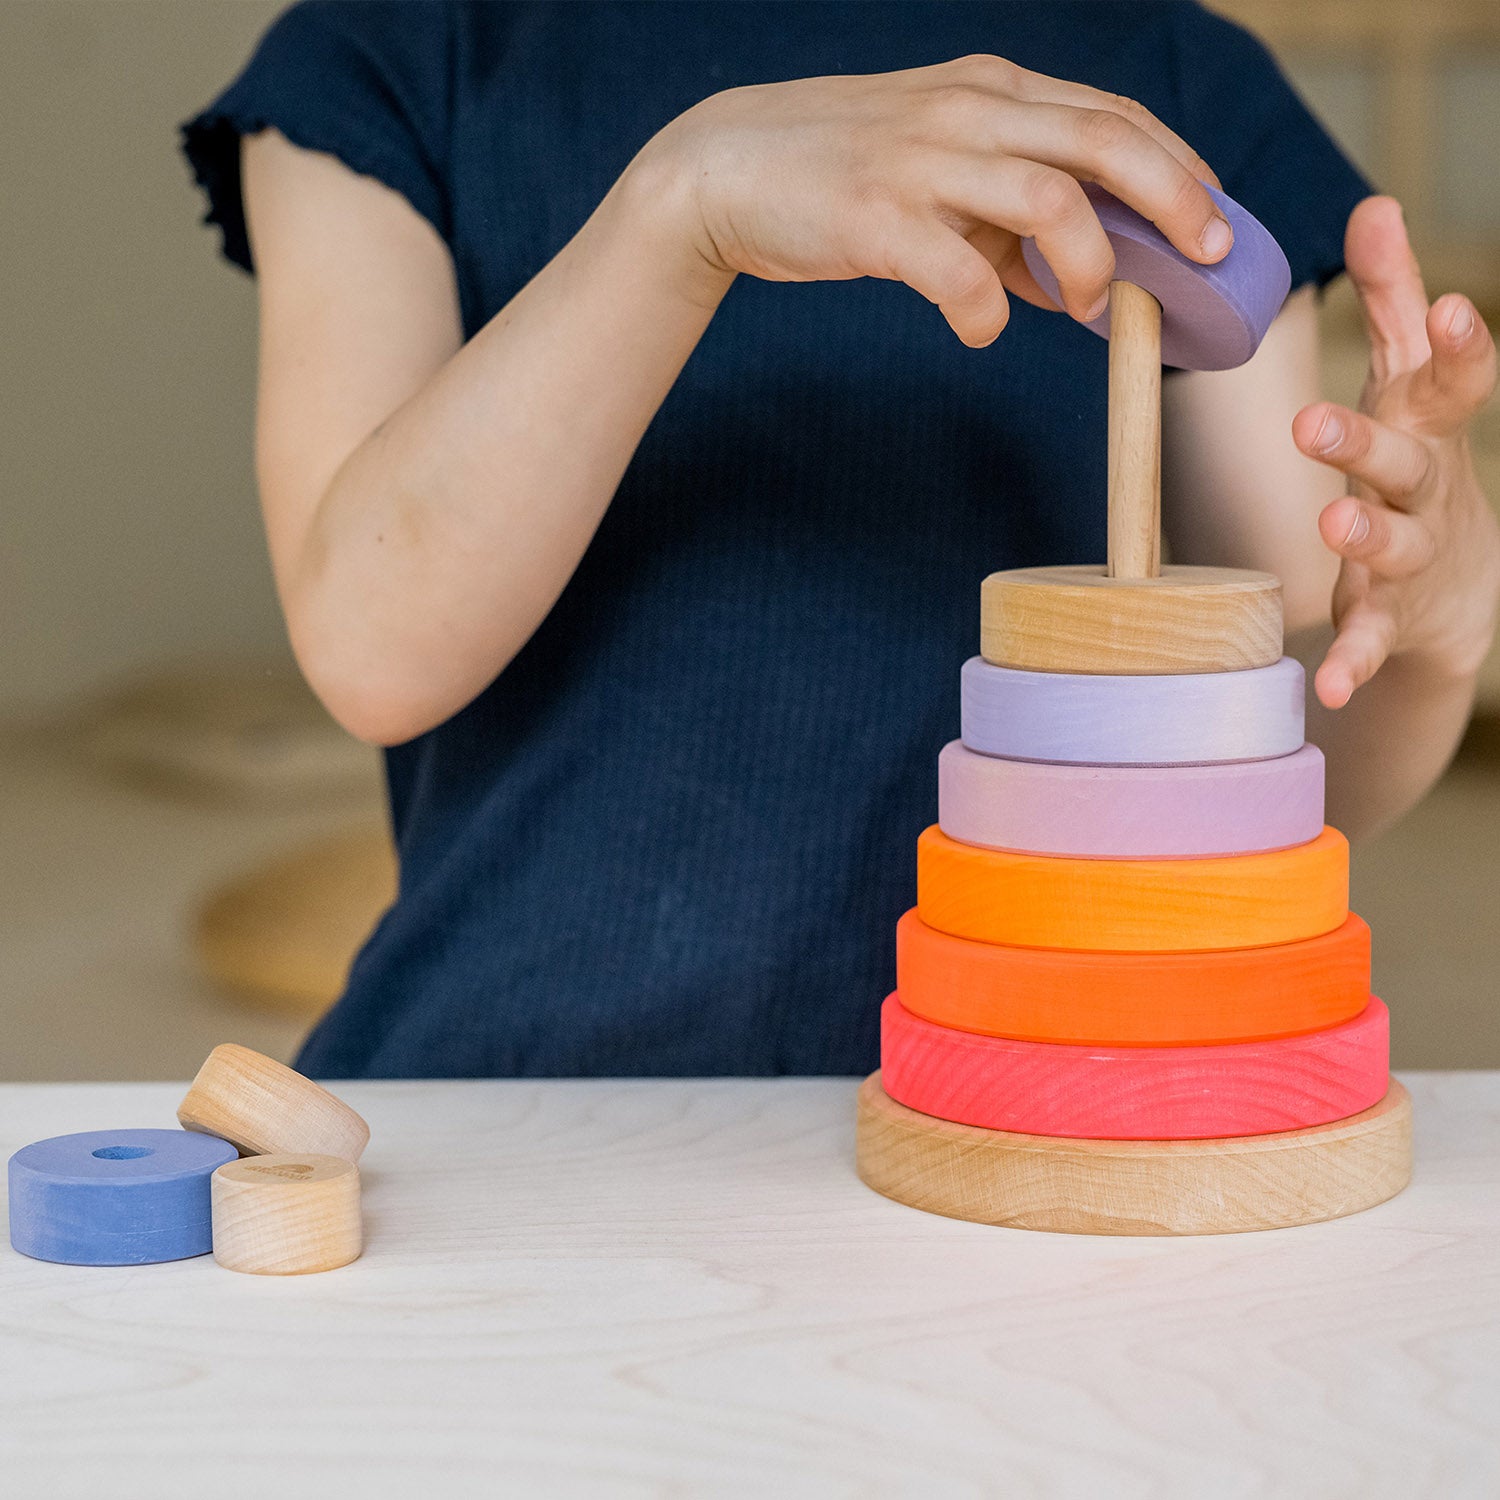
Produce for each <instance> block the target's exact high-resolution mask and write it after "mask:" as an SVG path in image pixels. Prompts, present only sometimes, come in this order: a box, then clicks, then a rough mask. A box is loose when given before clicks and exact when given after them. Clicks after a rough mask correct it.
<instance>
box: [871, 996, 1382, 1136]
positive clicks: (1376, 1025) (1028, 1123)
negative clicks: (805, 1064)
mask: <svg viewBox="0 0 1500 1500" xmlns="http://www.w3.org/2000/svg"><path fill="white" fill-rule="evenodd" d="M1390 1042H1391V1030H1390V1016H1389V1014H1388V1013H1387V1011H1386V1008H1385V1006H1384V1005H1383V1004H1382V1003H1381V1002H1380V1001H1379V1000H1377V999H1375V998H1374V997H1373V996H1372V997H1371V998H1370V1001H1369V1003H1368V1004H1367V1005H1366V1006H1365V1008H1364V1009H1363V1010H1362V1011H1361V1012H1360V1013H1359V1014H1358V1015H1357V1016H1354V1017H1353V1018H1352V1019H1350V1020H1348V1021H1343V1022H1341V1023H1340V1024H1339V1025H1337V1026H1329V1027H1325V1028H1324V1029H1323V1030H1321V1031H1308V1032H1303V1033H1301V1034H1300V1035H1298V1036H1282V1037H1272V1038H1269V1039H1267V1040H1265V1041H1258V1042H1219V1043H1216V1044H1214V1045H1211V1046H1189V1047H1099V1046H1087V1047H1079V1046H1070V1045H1067V1044H1065V1043H1058V1042H1024V1041H1016V1040H1014V1039H1013V1038H1011V1037H1000V1036H981V1035H979V1034H977V1033H976V1032H972V1031H955V1030H953V1029H952V1028H951V1027H947V1026H935V1025H933V1023H932V1022H931V1021H924V1020H923V1019H922V1018H921V1017H920V1016H914V1015H913V1014H912V1013H911V1012H910V1011H909V1010H907V1008H906V1007H905V1006H904V1005H902V1003H901V999H900V996H899V995H892V996H891V997H890V998H889V999H888V1000H887V1001H886V1002H885V1006H884V1008H883V1009H882V1010H881V1013H880V1069H881V1075H882V1077H883V1078H884V1079H885V1089H886V1092H887V1093H888V1094H889V1095H890V1096H891V1098H892V1099H896V1100H899V1101H900V1102H901V1103H902V1104H904V1105H906V1107H907V1108H908V1109H916V1110H920V1111H921V1112H922V1113H923V1114H924V1115H932V1116H934V1117H936V1118H937V1119H940V1120H953V1121H956V1122H958V1123H959V1124H963V1125H978V1126H982V1127H984V1128H985V1129H986V1130H1015V1131H1022V1132H1027V1133H1031V1134H1035V1135H1058V1136H1080V1137H1090V1138H1098V1139H1106V1140H1152V1141H1181V1140H1194V1139H1199V1138H1203V1137H1211V1136H1229V1135H1268V1134H1270V1133H1271V1132H1273V1131H1278V1130H1301V1129H1303V1128H1304V1127H1306V1126H1309V1125H1327V1124H1329V1123H1331V1122H1332V1121H1334V1120H1342V1119H1346V1118H1347V1117H1348V1116H1349V1115H1353V1114H1358V1113H1359V1111H1360V1110H1362V1109H1368V1108H1369V1107H1370V1106H1371V1105H1372V1104H1374V1103H1375V1102H1376V1101H1377V1100H1378V1099H1379V1098H1380V1096H1381V1095H1382V1094H1384V1093H1385V1081H1386V1076H1387V1074H1388V1073H1389V1072H1390V1066H1391V1058H1390Z"/></svg>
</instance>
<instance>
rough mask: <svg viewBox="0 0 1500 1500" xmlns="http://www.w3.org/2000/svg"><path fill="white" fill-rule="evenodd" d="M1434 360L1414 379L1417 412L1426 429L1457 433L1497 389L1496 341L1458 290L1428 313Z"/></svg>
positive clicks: (1413, 401) (1438, 433) (1440, 434)
mask: <svg viewBox="0 0 1500 1500" xmlns="http://www.w3.org/2000/svg"><path fill="white" fill-rule="evenodd" d="M1426 331H1427V341H1428V343H1429V344H1430V345H1431V346H1432V358H1431V359H1430V360H1429V361H1428V362H1427V363H1426V364H1425V365H1423V366H1422V367H1421V368H1420V369H1419V370H1418V371H1417V372H1416V374H1415V375H1414V376H1413V377H1412V383H1411V394H1410V401H1411V406H1412V412H1413V414H1414V416H1415V418H1416V420H1417V422H1418V423H1419V424H1420V425H1421V427H1422V430H1423V431H1424V432H1428V433H1431V434H1432V435H1433V436H1434V437H1446V436H1448V435H1449V434H1450V433H1454V432H1457V431H1458V430H1459V428H1461V427H1463V426H1464V425H1465V423H1467V422H1468V420H1469V419H1470V418H1471V417H1472V416H1473V415H1474V413H1475V412H1477V411H1478V410H1479V408H1480V407H1481V406H1483V405H1484V404H1485V402H1486V401H1488V400H1489V399H1490V397H1491V396H1492V395H1493V394H1494V392H1495V341H1494V339H1493V338H1492V337H1491V336H1490V331H1489V329H1488V328H1486V327H1485V325H1484V320H1483V319H1482V318H1481V317H1480V316H1479V314H1478V312H1476V311H1475V308H1474V304H1473V303H1472V302H1470V301H1469V299H1468V298H1467V297H1462V296H1460V295H1459V294H1458V293H1457V292H1450V293H1449V294H1448V295H1447V296H1446V297H1439V298H1438V300H1437V301H1436V302H1434V303H1433V304H1432V307H1431V308H1430V309H1429V310H1428V313H1427V325H1426Z"/></svg>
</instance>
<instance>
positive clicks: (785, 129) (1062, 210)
mask: <svg viewBox="0 0 1500 1500" xmlns="http://www.w3.org/2000/svg"><path fill="white" fill-rule="evenodd" d="M1080 178H1083V179H1089V180H1095V181H1099V182H1101V183H1103V184H1104V185H1105V186H1106V187H1108V188H1109V189H1110V190H1111V191H1112V192H1114V193H1115V194H1116V196H1118V197H1120V198H1123V199H1124V200H1126V201H1127V202H1129V203H1130V204H1132V205H1133V206H1134V207H1136V208H1137V209H1139V210H1140V211H1141V212H1142V213H1144V214H1146V215H1147V216H1148V217H1149V218H1151V219H1153V220H1154V221H1155V222H1156V223H1157V224H1158V225H1160V227H1161V228H1162V230H1163V231H1164V232H1165V233H1166V234H1167V236H1168V237H1169V238H1170V239H1171V240H1172V242H1173V243H1174V244H1175V245H1177V247H1178V248H1179V249H1180V250H1182V251H1183V252H1184V253H1185V254H1188V255H1190V256H1192V257H1194V258H1195V259H1198V260H1201V261H1204V262H1212V261H1215V260H1218V259H1220V258H1221V257H1222V255H1223V254H1224V253H1225V252H1226V251H1227V249H1228V226H1227V225H1226V224H1225V223H1224V221H1223V219H1222V218H1221V217H1220V216H1219V214H1218V212H1217V210H1216V209H1215V208H1214V206H1213V204H1212V202H1211V200H1210V199H1209V198H1208V195H1207V194H1206V193H1205V192H1204V190H1203V187H1202V185H1201V182H1200V181H1199V179H1200V178H1206V179H1207V180H1209V181H1216V179H1215V178H1214V177H1213V174H1212V173H1211V172H1210V171H1209V169H1208V167H1207V166H1205V165H1204V163H1203V162H1202V161H1201V160H1200V159H1199V158H1198V157H1197V156H1196V154H1195V153H1194V152H1193V151H1192V150H1191V149H1190V148H1188V147H1187V146H1186V145H1184V143H1183V142H1182V141H1181V140H1180V139H1178V137H1176V136H1175V135H1173V134H1172V132H1170V131H1169V130H1167V129H1166V127H1165V126H1163V125H1162V124H1161V123H1160V122H1159V121H1157V120H1156V119H1155V118H1154V117H1153V116H1152V115H1150V114H1149V113H1148V112H1147V111H1146V110H1144V109H1143V108H1141V106H1139V105H1138V104H1134V103H1133V102H1131V101H1129V100H1125V99H1121V98H1119V97H1118V96H1113V95H1106V94H1101V93H1099V92H1097V91H1096V90H1093V89H1089V88H1085V87H1083V86H1082V85H1078V84H1070V83H1065V82H1061V81H1059V80H1055V79H1050V78H1044V77H1042V76H1040V75H1037V74H1033V73H1028V72H1026V71H1025V70H1023V69H1020V68H1016V67H1014V66H1013V65H1011V64H1009V63H1006V62H1004V61H1002V60H1001V59H999V58H993V57H975V58H964V59H960V60H959V61H957V62H954V63H949V64H944V65H942V66H940V67H935V68H923V69H917V70H913V71H910V72H904V73H893V74H883V75H874V76H870V77H838V78H814V79H806V80H800V81H797V82H792V83H782V84H773V85H766V86H763V87H756V88H745V89H734V90H730V91H728V92H726V93H723V94H719V95H716V96H714V97H713V98H711V99H708V100H706V101H704V103H703V104H701V105H698V106H697V107H695V108H694V109H692V110H689V111H688V112H687V113H686V114H685V115H683V116H682V117H680V118H679V119H678V120H676V121H674V122H673V123H672V124H671V125H669V126H668V127H667V128H666V129H665V130H663V131H662V132H661V133H660V134H659V135H658V136H657V137H656V138H655V139H654V140H653V141H652V142H651V143H650V144H649V145H648V146H647V147H646V148H645V149H644V150H643V151H642V152H641V154H640V155H639V156H638V157H637V158H636V160H635V162H633V163H632V164H631V166H630V167H629V168H628V169H627V170H626V172H625V173H624V175H623V176H622V177H621V178H620V180H619V181H618V182H617V183H616V184H615V186H614V188H613V189H612V190H611V191H610V193H609V194H608V196H607V197H606V198H605V200H604V202H603V203H602V204H601V205H600V207H599V208H598V209H597V210H596V211H595V213H594V214H593V215H592V217H590V219H589V220H588V222H587V223H586V224H585V225H584V227H583V228H582V229H581V230H580V232H579V233H578V234H577V235H576V236H575V237H574V239H573V240H572V241H570V242H569V244H568V245H566V246H565V247H564V248H563V249H562V250H561V251H559V253H558V254H557V255H556V256H555V257H554V259H553V260H552V261H551V262H550V263H549V264H548V265H547V266H546V267H544V268H543V269H542V270H541V271H540V272H539V273H538V274H537V275H536V276H535V277H534V278H533V280H532V281H531V282H530V283H529V284H528V285H527V286H526V287H525V288H524V289H523V290H522V291H521V292H520V293H519V294H518V295H517V296H516V297H515V298H514V299H513V300H512V301H511V302H510V303H509V304H508V305H507V306H506V307H505V308H504V309H502V310H501V311H500V312H499V313H498V314H497V315H496V316H495V317H494V318H493V319H492V320H491V321H490V322H489V323H488V324H487V325H486V326H485V327H484V328H482V329H481V330H480V331H479V333H478V334H477V335H476V336H475V337H474V338H473V339H471V340H470V341H469V342H468V343H467V344H462V338H461V329H460V323H459V315H458V306H457V296H456V292H455V281H454V272H453V266H452V264H451V261H450V259H449V255H448V251H447V248H446V246H445V245H444V244H443V243H442V242H441V240H440V239H439V237H438V236H437V234H436V233H435V232H434V231H433V230H432V228H431V227H430V226H429V225H428V224H427V223H426V222H425V221H424V220H423V219H421V218H420V217H419V216H418V214H417V213H416V211H415V210H414V209H413V208H411V206H410V205H409V204H407V203H406V202H405V200H403V199H402V198H400V197H398V196H397V195H396V194H394V193H392V192H389V191H388V190H386V189H385V188H383V187H381V186H379V185H378V184H376V183H374V182H372V181H370V180H369V179H366V178H362V177H358V176H356V175H355V174H354V173H352V172H350V171H348V170H347V169H346V168H344V167H343V166H342V165H340V164H339V163H338V162H337V161H335V160H334V159H333V158H331V157H327V156H321V155H318V154H315V153H310V152H306V151H303V150H300V149H298V148H297V147H294V146H292V145H291V144H289V143H288V142H287V141H286V140H284V139H283V138H281V137H280V136H278V135H276V134H274V133H272V132H265V133H263V134H261V135H259V136H256V137H254V138H252V139H250V140H249V141H247V142H246V144H245V148H244V183H245V201H246V212H247V219H248V223H249V227H250V233H251V241H252V245H253V250H254V256H255V261H256V265H257V269H258V272H259V276H260V282H261V308H262V313H261V383H260V403H259V413H258V427H257V460H258V469H259V475H260V485H261V494H262V501H263V505H264V509H265V515H266V526H267V531H268V533H269V537H270V546H271V555H272V562H273V565H274V568H275V573H276V579H277V586H278V589H279V591H280V595H281V600H282V607H283V609H284V611H285V613H286V617H287V621H288V627H289V630H290V634H291V638H292V643H293V646H294V648H295V650H296V652H297V655H298V658H299V660H300V662H301V664H302V667H303V670H304V671H305V673H306V674H307V677H308V679H309V681H310V682H311V683H312V685H313V686H314V688H315V689H316V690H317V691H318V692H319V694H320V695H321V696H322V697H323V699H324V701H325V702H326V703H327V704H328V706H329V708H330V709H331V710H332V711H333V713H334V714H335V715H336V716H337V717H338V718H339V719H341V720H342V722H343V723H344V724H345V725H346V726H347V727H348V728H350V729H351V730H353V731H354V732H355V733H356V734H358V735H361V736H362V737H364V738H367V739H370V740H376V741H381V742H384V743H396V742H399V741H401V740H404V739H408V738H410V737H412V736H414V735H416V734H418V733H420V732H422V731H423V730H425V729H428V728H430V727H431V726H433V725H435V724H437V723H439V722H441V721H442V720H443V719H444V718H446V717H448V716H449V715H450V714H452V713H454V712H456V711H457V710H458V709H459V708H461V707H462V706H463V705H464V704H466V703H467V702H469V701H470V699H472V698H473V697H474V696H475V695H476V694H478V693H479V692H480V691H481V690H482V689H483V688H484V687H485V686H486V685H487V684H488V683H489V682H490V681H491V680H492V679H493V678H494V677H495V675H496V674H497V673H498V672H499V671H500V670H501V669H502V668H503V667H504V666H505V664H506V663H507V662H508V661H509V660H510V659H511V657H512V656H514V655H515V653H516V652H517V651H518V650H519V649H520V648H521V646H522V645H523V644H524V643H525V641H526V640H527V638H528V637H529V636H530V634H531V633H532V631H533V630H535V628H536V627H537V625H538V624H539V623H540V622H541V620H542V619H543V618H544V617H545V615H546V614H547V612H548V610H549V609H551V607H552V605H553V603H554V601H555V600H556V598H557V596H558V595H559V593H560V592H561V591H562V589H563V587H564V586H565V584H566V583H567V581H568V579H569V577H570V576H571V575H572V572H573V570H574V568H575V567H576V565H577V563H578V560H579V558H580V557H581V556H582V554H583V551H584V549H585V548H586V547H587V545H588V543H589V540H590V538H591V537H592V536H593V533H594V531H595V529H596V527H597V526H598V524H599V520H600V518H601V516H602V515H603V513H604V510H605V508H606V507H607V505H608V504H609V501H610V498H611V496H612V495H613V493H614V490H615V487H616V486H617V484H618V483H619V480H620V477H621V475H622V473H623V471H624V469H625V466H626V464H627V463H628V462H629V460H630V456H631V454H632V453H633V452H634V449H635V446H636V444H637V442H638V441H639V439H640V437H641V434H642V433H643V431H644V430H645V428H646V426H647V424H648V423H649V422H650V420H651V418H652V416H653V414H654V413H655V412H656V410H657V408H658V406H659V405H660V403H661V401H662V400H663V398H664V397H665V395H666V393H667V391H668V390H669V389H670V387H671V385H672V382H673V380H674V379H675V378H676V376H677V374H678V372H679V370H680V369H681V367H682V365H683V363H684V361H685V360H686V359H687V357H688V355H689V354H690V353H691V352H692V349H693V347H694V346H695V344H696V343H697V340H698V339H699V337H700V336H701V334H702V332H703V330H704V328H705V327H706V325H707V323H708V321H709V320H710V318H711V317H712V315H713V312H714V309H715V307H716V306H717V304H718V301H719V299H720V298H721V297H722V296H723V295H724V293H725V291H726V290H727V288H728V287H729V285H730V283H731V282H732V280H733V278H734V276H735V275H736V274H737V273H739V272H742V271H743V272H747V273H749V274H752V275H756V276H762V277H766V278H770V279H775V280H799V281H800V280H823V279H846V278H852V277H857V276H879V277H884V278H887V279H892V280H900V281H905V282H907V283H908V284H910V285H911V286H913V287H914V288H916V290H917V291H919V292H920V293H921V294H922V295H924V296H925V297H927V298H928V299H929V300H931V301H932V302H934V303H936V304H937V305H938V307H939V308H940V309H941V310H942V313H943V315H944V316H945V317H946V318H947V320H948V322H949V323H950V324H951V325H952V327H953V329H954V331H955V332H956V333H957V334H958V336H959V337H961V338H962V339H963V340H964V341H965V342H967V343H970V344H974V345H982V344H986V343H988V342H989V341H991V340H992V339H994V338H995V337H996V335H997V334H998V333H999V332H1000V330H1001V328H1002V327H1003V326H1004V324H1005V321H1006V317H1007V302H1006V289H1008V290H1009V291H1011V292H1012V293H1014V294H1016V295H1019V296H1021V297H1023V298H1027V299H1030V300H1034V301H1037V302H1040V303H1042V305H1046V306H1050V305H1051V304H1050V303H1048V302H1047V300H1046V299H1045V298H1044V297H1043V296H1042V294H1041V292H1040V289H1039V288H1038V287H1037V286H1036V283H1035V282H1034V281H1033V279H1032V278H1031V276H1030V274H1029V273H1028V272H1027V271H1026V268H1025V265H1024V262H1023V261H1022V260H1021V257H1020V236H1022V235H1035V237H1036V238H1037V240H1038V242H1039V243H1040V245H1041V246H1042V248H1043V250H1044V252H1045V253H1046V254H1047V256H1048V259H1049V261H1050V262H1051V264H1052V266H1053V268H1054V269H1055V270H1056V271H1057V272H1058V273H1059V277H1060V280H1061V283H1062V288H1063V294H1064V297H1065V300H1066V303H1067V306H1068V309H1069V311H1070V312H1072V313H1073V314H1074V315H1075V316H1079V317H1086V316H1089V315H1090V314H1092V313H1093V311H1094V310H1095V308H1096V306H1097V305H1098V304H1099V303H1100V301H1101V300H1102V299H1103V298H1104V296H1105V294H1106V290H1107V286H1108V282H1109V279H1110V273H1111V272H1112V270H1113V255H1112V253H1111V251H1110V248H1109V244H1108V241H1107V240H1106V239H1105V237H1104V234H1103V231H1102V229H1101V228H1100V226H1099V222H1098V220H1097V218H1096V217H1095V216H1094V213H1093V210H1092V209H1091V208H1090V207H1089V205H1088V202H1087V199H1086V198H1085V196H1084V194H1083V191H1082V189H1081V188H1080V187H1079V181H1078V180H1079V179H1080ZM461 344H462V347H460V346H461Z"/></svg>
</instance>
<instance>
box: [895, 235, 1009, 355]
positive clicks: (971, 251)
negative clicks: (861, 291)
mask: <svg viewBox="0 0 1500 1500" xmlns="http://www.w3.org/2000/svg"><path fill="white" fill-rule="evenodd" d="M885 274H886V275H888V276H889V277H890V278H891V279H892V280H895V281H904V282H905V283H906V284H907V285H908V286H909V287H912V288H913V289H914V290H915V291H918V292H920V293H921V294H922V296H924V297H925V298H926V299H927V300H928V301H929V302H931V303H933V304H934V305H935V306H936V307H937V308H938V309H939V310H940V311H941V313H942V314H943V316H944V317H945V318H946V319H947V320H948V324H949V326H950V327H951V328H952V329H953V331H954V333H956V334H957V335H958V336H959V338H961V339H962V340H963V341H964V343H966V344H967V345H969V347H970V348H971V349H982V348H984V347H985V345H987V344H992V343H994V341H995V340H996V339H997V338H999V336H1000V331H1001V330H1002V329H1003V328H1004V327H1005V325H1006V323H1007V322H1009V321H1010V303H1009V301H1008V300H1007V298H1006V295H1005V288H1004V287H1002V286H1001V285H1000V277H999V276H998V275H997V274H996V272H995V268H994V267H993V266H992V265H991V264H990V263H989V261H987V260H986V259H985V258H984V256H983V255H981V254H980V252H979V251H978V250H977V249H975V247H974V246H973V245H971V244H970V243H969V242H968V241H967V240H966V239H965V238H964V237H963V236H962V235H961V234H959V233H958V231H957V230H956V229H951V228H949V227H948V226H947V225H946V224H940V223H936V222H934V221H932V220H926V219H910V220H907V221H905V222H904V223H903V224H902V225H900V226H899V227H898V228H897V229H896V230H895V231H894V233H893V234H892V236H891V240H890V244H889V246H888V249H887V254H886V272H885Z"/></svg>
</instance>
